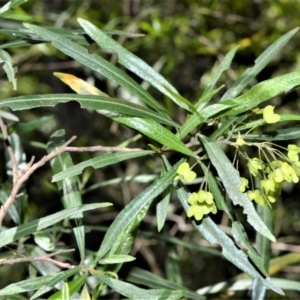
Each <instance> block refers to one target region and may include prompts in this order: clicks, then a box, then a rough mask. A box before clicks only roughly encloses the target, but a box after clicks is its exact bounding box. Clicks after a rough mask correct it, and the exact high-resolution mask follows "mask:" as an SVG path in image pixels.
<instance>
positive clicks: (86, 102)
mask: <svg viewBox="0 0 300 300" xmlns="http://www.w3.org/2000/svg"><path fill="white" fill-rule="evenodd" d="M71 100H74V101H77V102H78V103H79V104H80V106H81V107H82V108H86V109H93V110H96V111H97V112H99V113H101V111H107V112H110V113H111V114H112V115H119V116H133V117H141V118H149V119H153V120H154V121H156V122H158V123H161V124H165V125H170V126H173V127H179V125H178V124H177V123H176V122H174V121H172V120H171V119H169V118H166V117H162V116H161V115H159V114H158V113H157V112H155V111H153V110H151V109H148V108H146V107H143V106H140V105H138V104H134V103H130V102H128V101H125V100H122V99H118V98H110V97H106V96H101V95H77V94H45V95H27V96H20V97H14V98H8V99H4V100H1V101H0V107H4V106H8V107H10V108H11V109H12V110H24V109H30V108H36V107H45V106H46V107H47V106H50V107H51V106H55V105H56V104H58V103H65V102H69V101H71Z"/></svg>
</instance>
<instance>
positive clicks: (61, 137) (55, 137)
mask: <svg viewBox="0 0 300 300" xmlns="http://www.w3.org/2000/svg"><path fill="white" fill-rule="evenodd" d="M65 142H66V141H65V131H64V130H57V131H56V132H54V133H53V134H52V135H51V138H50V140H49V142H48V144H47V150H48V153H51V152H53V151H55V150H57V149H59V148H60V147H61V146H62V145H63V144H65ZM50 163H51V167H52V170H53V173H54V174H56V173H59V172H61V171H64V170H66V169H68V168H69V167H72V166H73V162H72V158H71V156H70V153H67V152H65V153H62V154H61V155H58V156H56V157H54V158H53V159H52V160H51V162H50ZM57 187H58V190H59V191H60V193H61V196H62V202H63V206H64V208H71V207H74V206H75V207H76V206H80V205H82V199H81V195H80V192H79V187H78V178H76V177H75V178H74V177H72V178H65V179H63V180H61V181H58V182H57ZM82 217H83V214H82V213H78V214H76V215H73V216H70V220H73V219H74V220H75V222H74V223H73V222H71V225H72V227H73V232H74V235H75V238H76V242H77V245H78V248H79V252H80V256H81V260H83V259H84V257H85V255H84V253H85V240H84V237H85V233H84V226H83V224H82Z"/></svg>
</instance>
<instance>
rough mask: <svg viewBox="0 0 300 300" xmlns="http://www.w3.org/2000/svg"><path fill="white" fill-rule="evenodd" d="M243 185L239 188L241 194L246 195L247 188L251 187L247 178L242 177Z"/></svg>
mask: <svg viewBox="0 0 300 300" xmlns="http://www.w3.org/2000/svg"><path fill="white" fill-rule="evenodd" d="M241 181H242V185H241V186H240V187H239V192H240V193H244V192H245V190H246V188H247V187H248V186H249V181H248V179H247V178H244V177H241Z"/></svg>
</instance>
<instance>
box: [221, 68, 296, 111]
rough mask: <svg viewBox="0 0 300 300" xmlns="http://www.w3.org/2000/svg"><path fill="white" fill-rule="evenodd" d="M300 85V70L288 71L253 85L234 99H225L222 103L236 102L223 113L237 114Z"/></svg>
mask: <svg viewBox="0 0 300 300" xmlns="http://www.w3.org/2000/svg"><path fill="white" fill-rule="evenodd" d="M299 85H300V71H296V72H292V73H288V74H285V75H282V76H278V77H276V78H272V79H269V80H265V81H262V82H260V83H258V84H257V85H255V86H254V87H252V88H251V89H250V90H249V91H248V92H247V93H245V94H243V95H241V96H239V97H237V98H235V99H233V100H225V101H223V102H222V104H225V103H228V104H231V105H232V104H234V103H235V104H236V106H235V107H232V108H231V109H230V110H229V111H228V112H225V113H224V114H223V115H235V114H240V113H243V112H245V111H247V110H249V109H252V108H254V107H256V106H258V105H259V104H260V103H262V102H264V101H266V100H269V99H271V98H272V97H275V96H276V95H278V94H280V93H283V92H289V91H290V90H291V89H293V88H295V87H297V86H299Z"/></svg>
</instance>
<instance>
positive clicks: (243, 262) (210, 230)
mask: <svg viewBox="0 0 300 300" xmlns="http://www.w3.org/2000/svg"><path fill="white" fill-rule="evenodd" d="M176 193H177V196H178V198H179V200H180V203H181V205H182V206H183V208H184V210H185V211H186V212H187V211H188V210H189V207H190V206H189V204H188V202H187V199H188V197H189V193H187V192H186V190H185V187H177V188H176ZM192 223H193V225H194V226H195V227H196V229H197V230H198V231H199V232H200V233H201V235H202V236H203V237H204V238H205V239H206V240H207V241H208V242H209V243H210V244H219V245H220V246H221V247H222V254H223V255H224V256H225V258H226V259H227V260H229V261H230V262H232V263H233V264H234V265H235V266H237V267H238V268H239V269H241V270H243V271H244V272H245V273H247V274H249V275H250V276H251V277H252V278H258V279H260V280H262V281H263V283H264V285H265V286H266V287H268V288H269V289H272V290H273V291H275V292H276V293H278V294H281V295H283V291H282V290H281V289H280V288H278V287H275V286H274V285H273V284H272V283H271V281H270V278H269V277H263V276H262V274H261V273H260V272H258V270H257V269H256V268H255V267H254V266H253V265H252V264H251V263H250V261H249V258H248V256H247V255H246V253H245V252H244V251H243V250H241V249H239V248H238V247H237V246H236V245H235V244H234V242H233V241H232V239H231V238H230V237H229V236H227V235H226V234H225V233H224V232H223V231H222V230H221V229H220V228H219V227H218V226H217V225H216V224H215V223H214V222H213V221H212V220H211V218H209V217H205V218H204V219H203V220H202V221H201V222H200V224H199V223H196V222H195V221H192Z"/></svg>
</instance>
